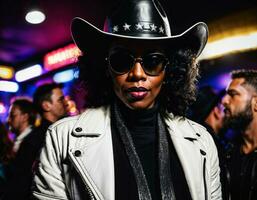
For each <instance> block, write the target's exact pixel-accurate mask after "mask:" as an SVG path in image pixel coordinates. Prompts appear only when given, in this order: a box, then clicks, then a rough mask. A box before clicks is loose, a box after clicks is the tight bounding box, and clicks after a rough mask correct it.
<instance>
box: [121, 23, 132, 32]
mask: <svg viewBox="0 0 257 200" xmlns="http://www.w3.org/2000/svg"><path fill="white" fill-rule="evenodd" d="M130 26H131V25H129V24H127V23H125V24H124V25H123V28H124V31H130Z"/></svg>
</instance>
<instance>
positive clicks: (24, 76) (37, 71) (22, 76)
mask: <svg viewBox="0 0 257 200" xmlns="http://www.w3.org/2000/svg"><path fill="white" fill-rule="evenodd" d="M41 74H42V67H41V65H39V64H37V65H33V66H31V67H27V68H25V69H23V70H20V71H17V72H16V74H15V79H16V81H18V82H23V81H26V80H29V79H31V78H34V77H37V76H40V75H41Z"/></svg>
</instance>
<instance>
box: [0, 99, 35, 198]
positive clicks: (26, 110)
mask: <svg viewBox="0 0 257 200" xmlns="http://www.w3.org/2000/svg"><path fill="white" fill-rule="evenodd" d="M36 117H37V111H36V109H35V106H34V104H33V102H32V101H31V100H30V99H27V98H22V97H19V98H16V99H15V100H14V101H13V102H12V103H11V106H10V109H9V115H8V120H7V122H8V125H9V129H10V131H11V132H12V133H14V134H15V136H16V137H15V139H14V145H13V151H14V153H15V158H14V159H13V160H12V162H10V163H9V164H8V174H7V176H6V184H5V187H4V192H3V196H2V198H1V199H23V198H22V193H23V191H22V190H23V181H22V180H23V179H24V178H27V177H26V171H27V167H26V164H27V162H28V157H26V156H23V155H22V154H23V153H22V152H23V149H24V148H26V147H27V145H28V142H29V138H30V136H31V135H32V134H33V130H34V128H35V127H34V125H35V121H36ZM15 192H16V193H15ZM14 194H15V196H13V195H14ZM20 195H21V196H20Z"/></svg>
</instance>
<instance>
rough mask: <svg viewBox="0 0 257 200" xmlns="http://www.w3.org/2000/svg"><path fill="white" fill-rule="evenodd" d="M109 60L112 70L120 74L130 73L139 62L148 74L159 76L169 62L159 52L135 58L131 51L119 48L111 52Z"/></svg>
mask: <svg viewBox="0 0 257 200" xmlns="http://www.w3.org/2000/svg"><path fill="white" fill-rule="evenodd" d="M107 60H108V62H109V67H110V69H111V71H112V72H114V73H116V74H119V75H121V74H125V73H128V72H129V71H130V70H131V68H132V67H133V66H134V65H135V63H136V62H139V63H140V64H141V66H142V68H143V69H144V72H145V73H146V74H147V75H150V76H158V75H159V74H160V73H161V72H162V71H163V70H165V68H166V66H167V64H168V59H167V58H166V56H165V55H164V54H162V53H159V52H155V53H149V54H146V55H144V56H142V57H140V58H135V57H134V56H133V55H132V54H131V53H130V52H129V51H126V50H117V51H112V52H110V54H109V57H108V58H107Z"/></svg>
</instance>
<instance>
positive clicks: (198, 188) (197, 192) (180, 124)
mask: <svg viewBox="0 0 257 200" xmlns="http://www.w3.org/2000/svg"><path fill="white" fill-rule="evenodd" d="M167 124H168V130H169V134H170V137H171V140H172V142H173V144H174V147H175V149H176V153H177V155H178V157H179V160H180V162H181V165H182V168H183V170H184V173H185V178H186V180H187V183H188V187H189V191H190V193H191V196H192V199H204V196H202V194H204V192H203V190H202V188H203V187H202V186H203V179H202V177H203V171H202V167H203V160H202V157H201V155H200V149H199V147H198V145H196V144H195V142H197V137H196V135H195V134H196V132H194V129H193V128H192V127H191V126H190V124H189V123H188V121H187V120H184V119H176V118H175V119H174V118H173V119H172V120H171V119H168V120H167Z"/></svg>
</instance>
